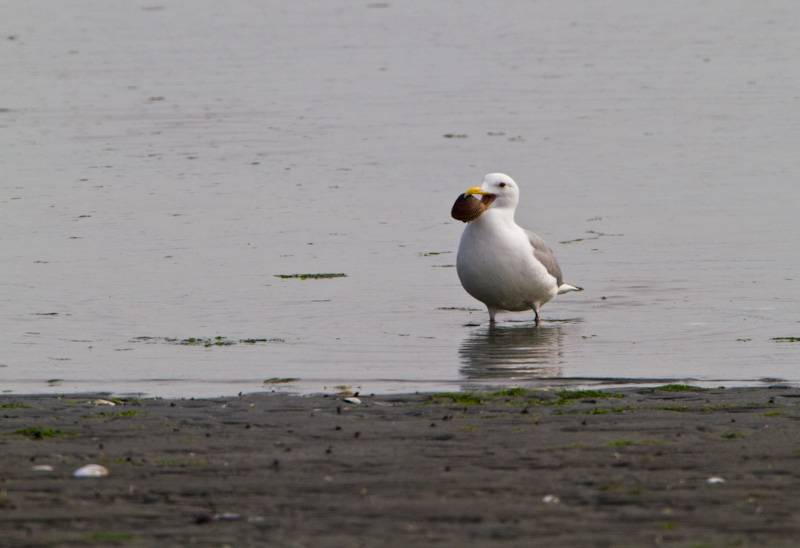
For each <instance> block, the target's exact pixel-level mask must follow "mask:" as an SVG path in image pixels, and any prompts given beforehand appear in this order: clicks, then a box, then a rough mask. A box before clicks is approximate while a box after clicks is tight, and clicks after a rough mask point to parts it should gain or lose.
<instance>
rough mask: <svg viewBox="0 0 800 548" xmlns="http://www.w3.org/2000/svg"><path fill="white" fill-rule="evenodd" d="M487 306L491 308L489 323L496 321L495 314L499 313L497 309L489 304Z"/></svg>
mask: <svg viewBox="0 0 800 548" xmlns="http://www.w3.org/2000/svg"><path fill="white" fill-rule="evenodd" d="M486 308H488V309H489V323H494V315H495V314H497V309H495V308H491V307H488V306H487V307H486Z"/></svg>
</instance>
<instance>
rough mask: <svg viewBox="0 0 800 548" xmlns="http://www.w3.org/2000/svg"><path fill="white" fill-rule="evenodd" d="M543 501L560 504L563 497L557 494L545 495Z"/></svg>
mask: <svg viewBox="0 0 800 548" xmlns="http://www.w3.org/2000/svg"><path fill="white" fill-rule="evenodd" d="M542 502H543V503H545V504H558V503H559V502H561V499H560V498H558V497H557V496H555V495H545V496H544V497H542Z"/></svg>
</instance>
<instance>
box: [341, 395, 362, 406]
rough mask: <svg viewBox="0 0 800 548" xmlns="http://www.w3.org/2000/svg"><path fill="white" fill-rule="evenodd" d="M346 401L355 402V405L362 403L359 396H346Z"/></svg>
mask: <svg viewBox="0 0 800 548" xmlns="http://www.w3.org/2000/svg"><path fill="white" fill-rule="evenodd" d="M344 401H346V402H347V403H352V404H355V405H361V400H360V399H358V398H355V397H353V398H345V399H344Z"/></svg>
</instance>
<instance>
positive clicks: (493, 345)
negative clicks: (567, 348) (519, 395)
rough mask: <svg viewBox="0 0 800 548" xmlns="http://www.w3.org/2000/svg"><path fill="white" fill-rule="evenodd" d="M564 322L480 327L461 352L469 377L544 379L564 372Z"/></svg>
mask: <svg viewBox="0 0 800 548" xmlns="http://www.w3.org/2000/svg"><path fill="white" fill-rule="evenodd" d="M563 338H564V334H563V333H562V327H560V326H547V327H545V326H541V327H536V326H535V325H526V326H521V327H509V326H495V325H490V326H489V327H485V328H481V329H476V330H475V331H473V332H472V333H470V335H469V337H467V338H466V339H464V341H463V342H462V343H461V348H459V350H458V355H459V358H460V360H461V364H462V365H461V370H460V371H461V375H462V376H463V377H464V378H466V379H472V380H479V379H487V380H488V379H497V380H500V379H519V380H526V379H531V380H533V379H542V378H548V377H559V376H561V367H560V366H559V364H561V363H562V346H563Z"/></svg>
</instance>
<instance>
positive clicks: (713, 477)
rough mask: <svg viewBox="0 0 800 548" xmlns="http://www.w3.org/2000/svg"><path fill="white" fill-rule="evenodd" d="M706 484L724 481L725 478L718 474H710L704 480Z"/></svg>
mask: <svg viewBox="0 0 800 548" xmlns="http://www.w3.org/2000/svg"><path fill="white" fill-rule="evenodd" d="M706 483H708V484H712V485H713V484H715V483H725V480H724V479H723V478H721V477H719V476H712V477H710V478H708V479H707V480H706Z"/></svg>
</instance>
